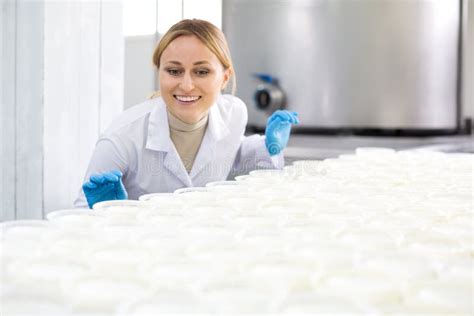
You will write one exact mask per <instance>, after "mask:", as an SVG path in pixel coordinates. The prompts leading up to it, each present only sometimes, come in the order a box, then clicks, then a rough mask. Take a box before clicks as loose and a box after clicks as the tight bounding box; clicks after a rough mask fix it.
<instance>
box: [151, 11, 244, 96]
mask: <svg viewBox="0 0 474 316" xmlns="http://www.w3.org/2000/svg"><path fill="white" fill-rule="evenodd" d="M186 35H188V36H189V35H194V36H196V37H197V38H198V39H199V40H200V41H201V42H203V43H204V45H206V47H207V48H209V50H210V51H211V52H213V53H214V55H216V57H217V59H219V61H220V62H221V64H222V66H223V67H224V70H227V69H230V71H231V81H232V90H231V93H232V94H235V90H236V85H237V84H236V78H235V73H234V66H233V64H232V58H231V56H230V50H229V45H228V44H227V41H226V39H225V36H224V33H222V31H221V30H219V29H218V28H217V27H216V26H215V25H214V24H212V23H210V22H208V21H205V20H199V19H192V20H190V19H186V20H181V21H180V22H178V23H176V24H175V25H173V26H172V27H171V28H170V29H169V30H168V32H166V33H165V35H163V37H162V38H161V40H160V42H159V43H158V46H156V48H155V52H154V53H153V64H154V65H155V66H156V68H157V69H160V59H161V55H162V54H163V52H164V50H165V49H166V48H167V47H168V45H169V44H170V43H171V42H172V41H174V40H175V39H176V38H178V37H180V36H186ZM156 96H159V91H157V92H155V93H154V94H153V95H152V96H151V98H154V97H156Z"/></svg>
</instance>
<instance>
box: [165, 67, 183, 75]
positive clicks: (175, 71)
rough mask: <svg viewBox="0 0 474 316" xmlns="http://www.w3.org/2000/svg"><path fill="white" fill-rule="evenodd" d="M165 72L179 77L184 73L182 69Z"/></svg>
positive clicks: (167, 69)
mask: <svg viewBox="0 0 474 316" xmlns="http://www.w3.org/2000/svg"><path fill="white" fill-rule="evenodd" d="M165 71H166V72H167V73H169V74H170V75H172V76H179V75H180V74H181V72H182V71H181V70H180V69H176V68H166V69H165Z"/></svg>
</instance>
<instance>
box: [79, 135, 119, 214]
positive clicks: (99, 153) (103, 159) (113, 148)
mask: <svg viewBox="0 0 474 316" xmlns="http://www.w3.org/2000/svg"><path fill="white" fill-rule="evenodd" d="M120 148H123V147H122V146H118V144H117V143H116V142H115V141H113V140H111V139H109V138H102V139H99V141H98V142H97V144H96V146H95V149H94V152H93V154H92V158H91V160H90V162H89V166H88V168H87V171H86V175H85V177H84V180H83V183H85V182H87V181H89V178H90V176H91V175H93V174H98V173H104V172H110V171H112V170H120V171H121V172H122V174H123V175H124V177H126V174H127V169H128V167H127V166H128V164H127V163H126V161H127V158H126V153H125V152H124V151H123V150H120ZM74 207H77V208H88V205H87V201H86V197H85V196H84V191H83V190H82V185H81V188H80V189H79V194H78V197H77V199H76V200H75V201H74Z"/></svg>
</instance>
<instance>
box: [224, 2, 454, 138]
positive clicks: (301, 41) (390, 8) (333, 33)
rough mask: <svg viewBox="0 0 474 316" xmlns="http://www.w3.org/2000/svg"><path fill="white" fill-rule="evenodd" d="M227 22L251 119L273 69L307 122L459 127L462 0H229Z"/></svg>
mask: <svg viewBox="0 0 474 316" xmlns="http://www.w3.org/2000/svg"><path fill="white" fill-rule="evenodd" d="M223 30H224V33H225V34H226V36H227V39H228V41H229V45H230V48H231V52H232V57H233V60H234V64H235V65H234V66H235V70H236V74H237V95H238V96H239V97H241V98H242V99H243V100H244V101H245V103H246V104H247V106H248V108H249V125H251V126H255V127H264V126H265V121H266V118H267V116H268V115H269V112H270V111H268V110H267V111H266V110H265V108H263V109H262V107H261V106H258V102H257V101H258V100H259V96H258V95H257V93H258V91H259V89H260V88H261V87H262V80H261V79H260V78H259V76H262V74H264V75H268V76H269V77H271V78H276V79H277V80H278V85H279V88H281V90H282V91H284V93H285V98H284V100H285V102H284V104H285V105H284V106H286V108H288V109H290V110H293V111H297V112H299V114H300V119H301V124H300V127H302V128H310V129H311V128H313V129H314V128H315V129H317V128H323V129H336V130H337V129H341V128H343V129H346V128H349V129H400V130H404V129H408V130H412V129H414V130H454V129H456V128H457V127H458V117H459V109H458V44H459V30H460V1H458V0H258V1H256V0H223ZM268 83H269V82H265V84H268ZM259 87H260V88H259ZM262 100H267V99H265V98H264V99H262Z"/></svg>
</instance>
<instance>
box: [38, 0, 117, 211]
mask: <svg viewBox="0 0 474 316" xmlns="http://www.w3.org/2000/svg"><path fill="white" fill-rule="evenodd" d="M121 17H122V11H121V5H120V2H118V1H115V2H113V1H84V2H79V1H71V2H66V1H59V2H49V1H48V2H47V4H46V6H45V78H44V87H45V99H44V106H45V115H44V119H45V131H44V142H45V143H44V190H45V194H44V209H45V212H49V211H52V210H57V209H60V208H65V207H71V206H72V202H73V201H74V199H75V197H76V196H77V193H78V191H79V190H80V186H81V183H82V180H83V176H84V173H85V169H86V167H87V163H88V161H89V158H90V155H91V153H92V150H93V148H94V145H95V142H96V140H97V138H98V136H99V133H100V131H103V130H104V129H105V128H106V127H107V126H108V125H109V124H110V121H111V120H112V119H113V118H114V117H116V116H117V115H118V114H119V113H120V112H121V111H122V109H123V37H122V32H121ZM59 144H60V146H59Z"/></svg>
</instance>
